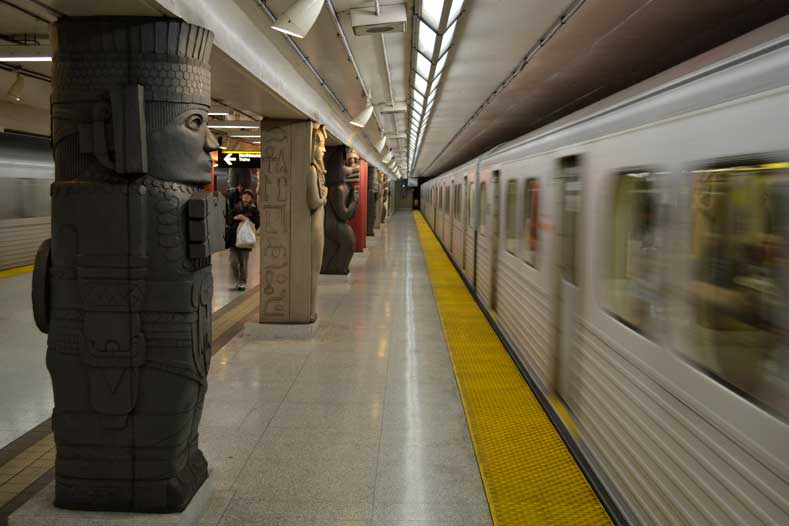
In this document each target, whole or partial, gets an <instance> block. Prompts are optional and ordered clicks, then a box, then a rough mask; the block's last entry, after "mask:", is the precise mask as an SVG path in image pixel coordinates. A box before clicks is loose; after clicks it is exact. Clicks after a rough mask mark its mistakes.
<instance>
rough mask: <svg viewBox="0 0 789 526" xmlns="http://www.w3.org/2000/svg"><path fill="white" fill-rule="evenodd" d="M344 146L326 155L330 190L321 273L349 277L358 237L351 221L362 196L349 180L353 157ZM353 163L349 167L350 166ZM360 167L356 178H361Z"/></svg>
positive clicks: (327, 180)
mask: <svg viewBox="0 0 789 526" xmlns="http://www.w3.org/2000/svg"><path fill="white" fill-rule="evenodd" d="M346 155H347V150H346V148H345V147H344V146H339V147H334V148H330V149H329V151H328V154H327V155H326V157H327V160H328V163H327V164H328V166H327V168H326V186H328V187H329V197H328V205H327V208H328V210H327V211H328V213H327V214H326V218H325V233H326V244H325V246H324V249H323V265H322V266H321V274H348V273H349V272H350V271H351V270H350V268H349V265H350V263H351V258H352V257H353V249H354V245H355V244H356V237H355V236H354V234H353V229H352V228H351V225H349V224H348V221H349V220H350V219H351V218H352V217H353V215H354V214H355V213H356V206H357V204H358V202H359V194H358V193H357V192H356V191H354V190H353V188H352V187H351V184H350V183H349V182H348V178H349V177H351V176H352V174H353V170H354V167H353V157H350V156H349V157H347V158H346ZM349 163H350V165H349ZM358 169H359V168H358V166H357V167H356V170H357V178H358Z"/></svg>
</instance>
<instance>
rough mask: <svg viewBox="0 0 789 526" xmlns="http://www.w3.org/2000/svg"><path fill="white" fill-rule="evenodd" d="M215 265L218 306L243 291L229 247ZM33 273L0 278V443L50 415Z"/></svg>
mask: <svg viewBox="0 0 789 526" xmlns="http://www.w3.org/2000/svg"><path fill="white" fill-rule="evenodd" d="M212 261H213V265H214V305H213V308H214V311H217V310H219V309H220V308H222V307H224V306H225V305H227V304H228V303H230V302H231V301H232V300H233V299H235V298H237V297H239V296H240V295H242V294H243V293H242V292H237V291H230V287H231V286H232V284H235V278H234V276H233V275H232V269H231V268H230V252H229V251H227V250H225V251H222V252H219V253H217V254H215V255H214V256H213V258H212ZM258 261H259V258H258V249H257V247H256V248H255V249H253V250H252V253H251V254H250V256H249V268H250V272H249V283H248V284H247V285H248V288H249V289H252V288H254V287H255V286H257V284H258V283H259V281H260V273H259V272H255V270H256V269H258V265H259V263H258ZM31 277H32V274H30V273H29V272H27V273H23V274H17V275H13V276H10V277H7V278H2V279H0V299H2V301H0V335H2V336H3V340H2V342H0V364H2V366H0V449H1V448H3V447H5V446H6V445H7V444H9V443H10V442H12V441H13V440H15V439H17V438H19V437H20V436H22V435H23V434H24V433H25V432H27V431H29V430H30V429H32V428H33V427H35V426H37V425H38V424H40V423H41V422H43V421H44V420H46V419H47V418H49V417H50V416H51V415H52V405H53V400H52V387H51V384H50V380H49V373H48V372H47V368H46V363H45V357H46V350H47V336H46V334H42V333H41V332H39V330H38V329H37V328H36V326H35V324H34V323H33V307H32V305H31V303H30V286H31Z"/></svg>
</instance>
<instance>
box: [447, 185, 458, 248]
mask: <svg viewBox="0 0 789 526" xmlns="http://www.w3.org/2000/svg"><path fill="white" fill-rule="evenodd" d="M447 188H448V189H449V206H448V207H447V210H448V213H447V227H448V228H447V230H448V231H449V235H448V236H447V249H448V250H449V253H450V254H452V250H453V247H452V237H453V236H452V234H453V231H454V230H455V228H454V223H455V221H454V214H455V192H457V187H456V185H455V184H454V183H453V182H452V181H450V182H449V185H447Z"/></svg>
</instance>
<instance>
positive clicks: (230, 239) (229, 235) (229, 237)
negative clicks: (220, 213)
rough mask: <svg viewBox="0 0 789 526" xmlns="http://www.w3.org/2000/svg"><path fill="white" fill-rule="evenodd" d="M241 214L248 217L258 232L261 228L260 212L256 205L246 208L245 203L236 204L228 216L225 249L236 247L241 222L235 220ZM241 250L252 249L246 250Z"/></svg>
mask: <svg viewBox="0 0 789 526" xmlns="http://www.w3.org/2000/svg"><path fill="white" fill-rule="evenodd" d="M239 214H243V215H245V216H247V217H248V218H249V220H250V221H252V222H253V223H254V224H255V229H256V230H257V229H258V228H260V211H259V210H258V207H256V206H255V204H254V203H252V204H250V205H249V206H244V203H243V201H239V202H238V203H236V205H235V206H234V207H233V209H232V210H230V213H229V214H228V216H227V218H228V224H227V227H225V248H234V247H235V246H236V230H237V229H238V225H239V224H240V223H241V221H237V220H235V219H233V218H234V217H235V216H237V215H239ZM240 250H250V249H248V248H246V249H240Z"/></svg>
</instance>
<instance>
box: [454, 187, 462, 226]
mask: <svg viewBox="0 0 789 526" xmlns="http://www.w3.org/2000/svg"><path fill="white" fill-rule="evenodd" d="M462 194H463V187H462V186H461V185H460V183H458V184H456V185H455V203H454V205H453V206H454V207H455V220H456V221H460V220H461V218H462V217H463V213H462V210H461V208H460V206H461V203H462V202H463V195H462Z"/></svg>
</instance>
